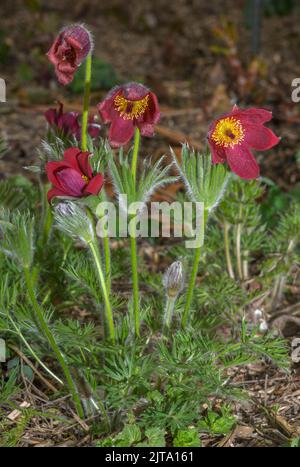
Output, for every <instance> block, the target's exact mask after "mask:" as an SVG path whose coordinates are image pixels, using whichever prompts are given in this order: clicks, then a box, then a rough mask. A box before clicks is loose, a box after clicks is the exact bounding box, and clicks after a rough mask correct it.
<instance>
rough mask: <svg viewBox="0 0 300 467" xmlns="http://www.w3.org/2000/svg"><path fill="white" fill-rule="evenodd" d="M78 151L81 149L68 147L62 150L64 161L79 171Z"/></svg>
mask: <svg viewBox="0 0 300 467" xmlns="http://www.w3.org/2000/svg"><path fill="white" fill-rule="evenodd" d="M80 153H81V151H80V149H79V148H69V149H67V150H66V151H65V152H64V161H65V162H67V163H68V165H69V166H70V167H72V168H73V169H74V170H77V171H78V172H81V169H80V165H79V164H78V156H79V155H80ZM88 154H89V153H88Z"/></svg>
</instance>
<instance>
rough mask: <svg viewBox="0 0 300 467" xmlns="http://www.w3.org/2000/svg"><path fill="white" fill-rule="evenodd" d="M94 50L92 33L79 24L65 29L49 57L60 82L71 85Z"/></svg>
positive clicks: (53, 45) (54, 44)
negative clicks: (81, 65)
mask: <svg viewBox="0 0 300 467" xmlns="http://www.w3.org/2000/svg"><path fill="white" fill-rule="evenodd" d="M91 49H92V37H91V34H90V32H89V31H88V30H87V29H86V28H85V27H84V26H81V25H79V24H74V25H72V26H69V27H67V28H64V29H63V30H62V31H61V32H60V33H59V35H58V36H57V37H56V39H55V41H54V42H53V44H52V46H51V48H50V50H49V52H48V53H47V56H48V58H49V60H50V62H51V63H52V64H53V65H54V66H55V73H56V76H57V79H58V81H59V82H60V83H61V84H63V85H66V84H69V83H71V81H72V80H73V77H74V74H75V72H76V70H77V68H78V67H79V65H80V64H81V63H82V62H83V60H84V59H85V58H86V56H87V55H88V54H89V52H90V51H91Z"/></svg>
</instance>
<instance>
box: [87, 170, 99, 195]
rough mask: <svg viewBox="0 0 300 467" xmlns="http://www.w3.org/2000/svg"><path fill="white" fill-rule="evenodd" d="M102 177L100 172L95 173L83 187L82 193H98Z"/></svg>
mask: <svg viewBox="0 0 300 467" xmlns="http://www.w3.org/2000/svg"><path fill="white" fill-rule="evenodd" d="M103 183H104V177H103V175H102V174H97V175H95V177H93V178H92V179H91V180H90V181H89V183H88V184H87V186H86V187H85V189H84V193H89V194H91V195H98V193H99V192H100V191H101V188H102V187H103Z"/></svg>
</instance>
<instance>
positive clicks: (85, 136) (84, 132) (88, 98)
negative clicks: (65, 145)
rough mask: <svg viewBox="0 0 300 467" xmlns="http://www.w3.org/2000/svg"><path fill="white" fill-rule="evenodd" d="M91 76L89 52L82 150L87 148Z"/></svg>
mask: <svg viewBox="0 0 300 467" xmlns="http://www.w3.org/2000/svg"><path fill="white" fill-rule="evenodd" d="M91 77H92V54H89V55H88V56H87V58H86V61H85V82H84V97H83V112H82V123H81V125H82V126H81V148H82V151H86V150H87V133H88V117H89V105H90V93H91Z"/></svg>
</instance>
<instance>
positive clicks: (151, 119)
mask: <svg viewBox="0 0 300 467" xmlns="http://www.w3.org/2000/svg"><path fill="white" fill-rule="evenodd" d="M148 95H149V100H148V107H147V109H146V111H145V113H144V114H143V115H142V116H141V120H142V121H143V122H145V123H151V124H152V125H154V124H156V123H157V122H158V121H159V119H160V110H159V104H158V100H157V97H156V95H155V94H154V93H153V92H149V94H148Z"/></svg>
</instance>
